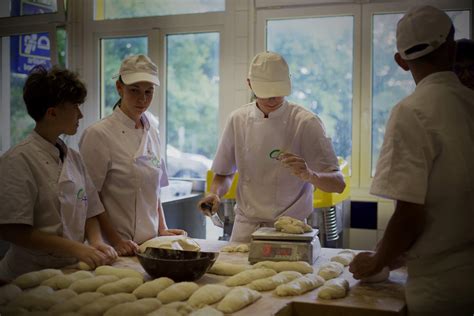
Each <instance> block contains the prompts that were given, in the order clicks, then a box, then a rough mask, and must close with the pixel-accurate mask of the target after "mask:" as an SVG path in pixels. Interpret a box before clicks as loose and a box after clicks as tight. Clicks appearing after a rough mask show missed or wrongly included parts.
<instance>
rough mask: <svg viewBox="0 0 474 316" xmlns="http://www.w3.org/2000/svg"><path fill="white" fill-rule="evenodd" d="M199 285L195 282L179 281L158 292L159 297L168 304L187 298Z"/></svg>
mask: <svg viewBox="0 0 474 316" xmlns="http://www.w3.org/2000/svg"><path fill="white" fill-rule="evenodd" d="M198 288H199V285H197V284H196V283H194V282H179V283H175V284H173V285H171V286H169V287H167V288H166V289H164V290H163V291H161V292H160V293H158V296H157V297H158V299H159V300H160V301H161V302H162V303H163V304H168V303H172V302H176V301H185V300H187V299H188V298H189V297H190V296H191V295H192V294H193V293H194V292H195V291H196V290H197V289H198Z"/></svg>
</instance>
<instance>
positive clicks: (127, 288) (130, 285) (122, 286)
mask: <svg viewBox="0 0 474 316" xmlns="http://www.w3.org/2000/svg"><path fill="white" fill-rule="evenodd" d="M142 284H143V279H139V278H123V279H120V280H118V281H115V282H110V283H106V284H104V285H101V286H100V287H99V288H98V289H97V292H99V293H103V294H105V295H111V294H117V293H131V292H133V290H135V289H136V288H137V287H139V286H140V285H142Z"/></svg>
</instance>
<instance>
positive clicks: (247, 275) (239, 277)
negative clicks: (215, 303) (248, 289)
mask: <svg viewBox="0 0 474 316" xmlns="http://www.w3.org/2000/svg"><path fill="white" fill-rule="evenodd" d="M275 274H276V271H275V270H272V269H267V268H256V269H251V270H245V271H242V272H240V273H237V274H236V275H233V276H231V277H230V278H228V279H227V280H225V282H224V284H225V285H227V286H239V285H246V284H249V283H250V282H252V281H254V280H257V279H263V278H266V277H269V276H273V275H275Z"/></svg>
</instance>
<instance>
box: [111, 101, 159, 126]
mask: <svg viewBox="0 0 474 316" xmlns="http://www.w3.org/2000/svg"><path fill="white" fill-rule="evenodd" d="M112 117H113V118H115V119H116V120H118V121H119V122H120V123H122V124H123V125H125V126H126V127H128V128H129V129H135V121H134V120H132V119H131V118H129V117H128V116H127V114H125V113H124V112H123V111H122V109H121V108H120V107H119V106H117V107H116V108H115V110H114V113H112ZM140 120H141V121H142V123H143V126H144V128H145V130H149V129H150V122H149V121H148V118H147V117H146V115H145V113H143V114H142V116H141V117H140Z"/></svg>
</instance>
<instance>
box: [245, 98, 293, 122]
mask: <svg viewBox="0 0 474 316" xmlns="http://www.w3.org/2000/svg"><path fill="white" fill-rule="evenodd" d="M287 110H288V101H286V100H285V101H283V104H282V105H281V106H280V107H279V108H278V109H276V110H275V111H272V112H270V113H268V118H278V117H282V116H283V115H284V114H285V113H286V111H287ZM250 115H251V117H253V118H256V119H263V118H265V113H263V112H262V110H260V109H259V107H258V106H257V101H255V102H254V107H253V111H252V112H251V113H250Z"/></svg>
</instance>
